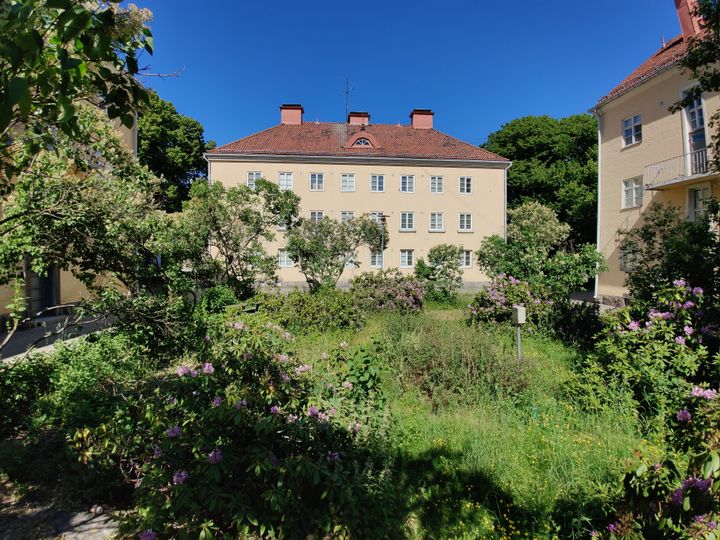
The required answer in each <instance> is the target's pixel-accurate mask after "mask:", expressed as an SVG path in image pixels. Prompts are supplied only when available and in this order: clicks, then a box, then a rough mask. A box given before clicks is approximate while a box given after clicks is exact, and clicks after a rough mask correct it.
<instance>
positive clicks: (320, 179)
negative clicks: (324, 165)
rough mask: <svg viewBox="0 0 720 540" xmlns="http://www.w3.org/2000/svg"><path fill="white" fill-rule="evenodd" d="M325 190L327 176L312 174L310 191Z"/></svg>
mask: <svg viewBox="0 0 720 540" xmlns="http://www.w3.org/2000/svg"><path fill="white" fill-rule="evenodd" d="M324 189H325V175H324V174H323V173H310V191H322V190H324Z"/></svg>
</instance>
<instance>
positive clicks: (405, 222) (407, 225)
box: [400, 212, 415, 231]
mask: <svg viewBox="0 0 720 540" xmlns="http://www.w3.org/2000/svg"><path fill="white" fill-rule="evenodd" d="M400 230H401V231H414V230H415V213H414V212H400Z"/></svg>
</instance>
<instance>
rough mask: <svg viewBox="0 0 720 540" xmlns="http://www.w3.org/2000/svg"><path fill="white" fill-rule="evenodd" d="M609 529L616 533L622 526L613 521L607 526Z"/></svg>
mask: <svg viewBox="0 0 720 540" xmlns="http://www.w3.org/2000/svg"><path fill="white" fill-rule="evenodd" d="M607 530H608V531H610V532H611V533H613V534H614V533H616V532H618V531H619V530H620V527H619V526H618V524H617V523H611V524H610V525H608V526H607Z"/></svg>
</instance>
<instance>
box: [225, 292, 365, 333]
mask: <svg viewBox="0 0 720 540" xmlns="http://www.w3.org/2000/svg"><path fill="white" fill-rule="evenodd" d="M255 300H256V301H257V302H258V303H259V314H260V315H263V316H266V317H268V318H269V319H270V320H272V321H273V322H275V323H277V324H279V325H280V326H282V327H283V328H287V329H289V330H291V331H293V332H298V333H307V332H324V331H328V330H343V329H346V328H360V327H362V325H363V323H364V322H365V316H364V314H363V312H362V310H361V309H360V306H359V305H358V303H357V302H356V300H355V297H354V296H353V295H352V294H350V293H349V292H347V291H341V290H337V289H333V288H322V289H320V290H319V291H318V292H316V293H309V292H305V291H292V292H290V293H288V294H267V293H266V294H261V295H258V296H256V297H255ZM236 315H237V310H233V309H231V310H230V311H229V313H228V316H230V317H234V316H236Z"/></svg>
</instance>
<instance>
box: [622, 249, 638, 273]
mask: <svg viewBox="0 0 720 540" xmlns="http://www.w3.org/2000/svg"><path fill="white" fill-rule="evenodd" d="M634 269H635V257H634V256H633V255H632V254H630V253H628V252H627V251H624V250H622V249H621V250H620V270H621V271H623V272H632V271H633V270H634Z"/></svg>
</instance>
